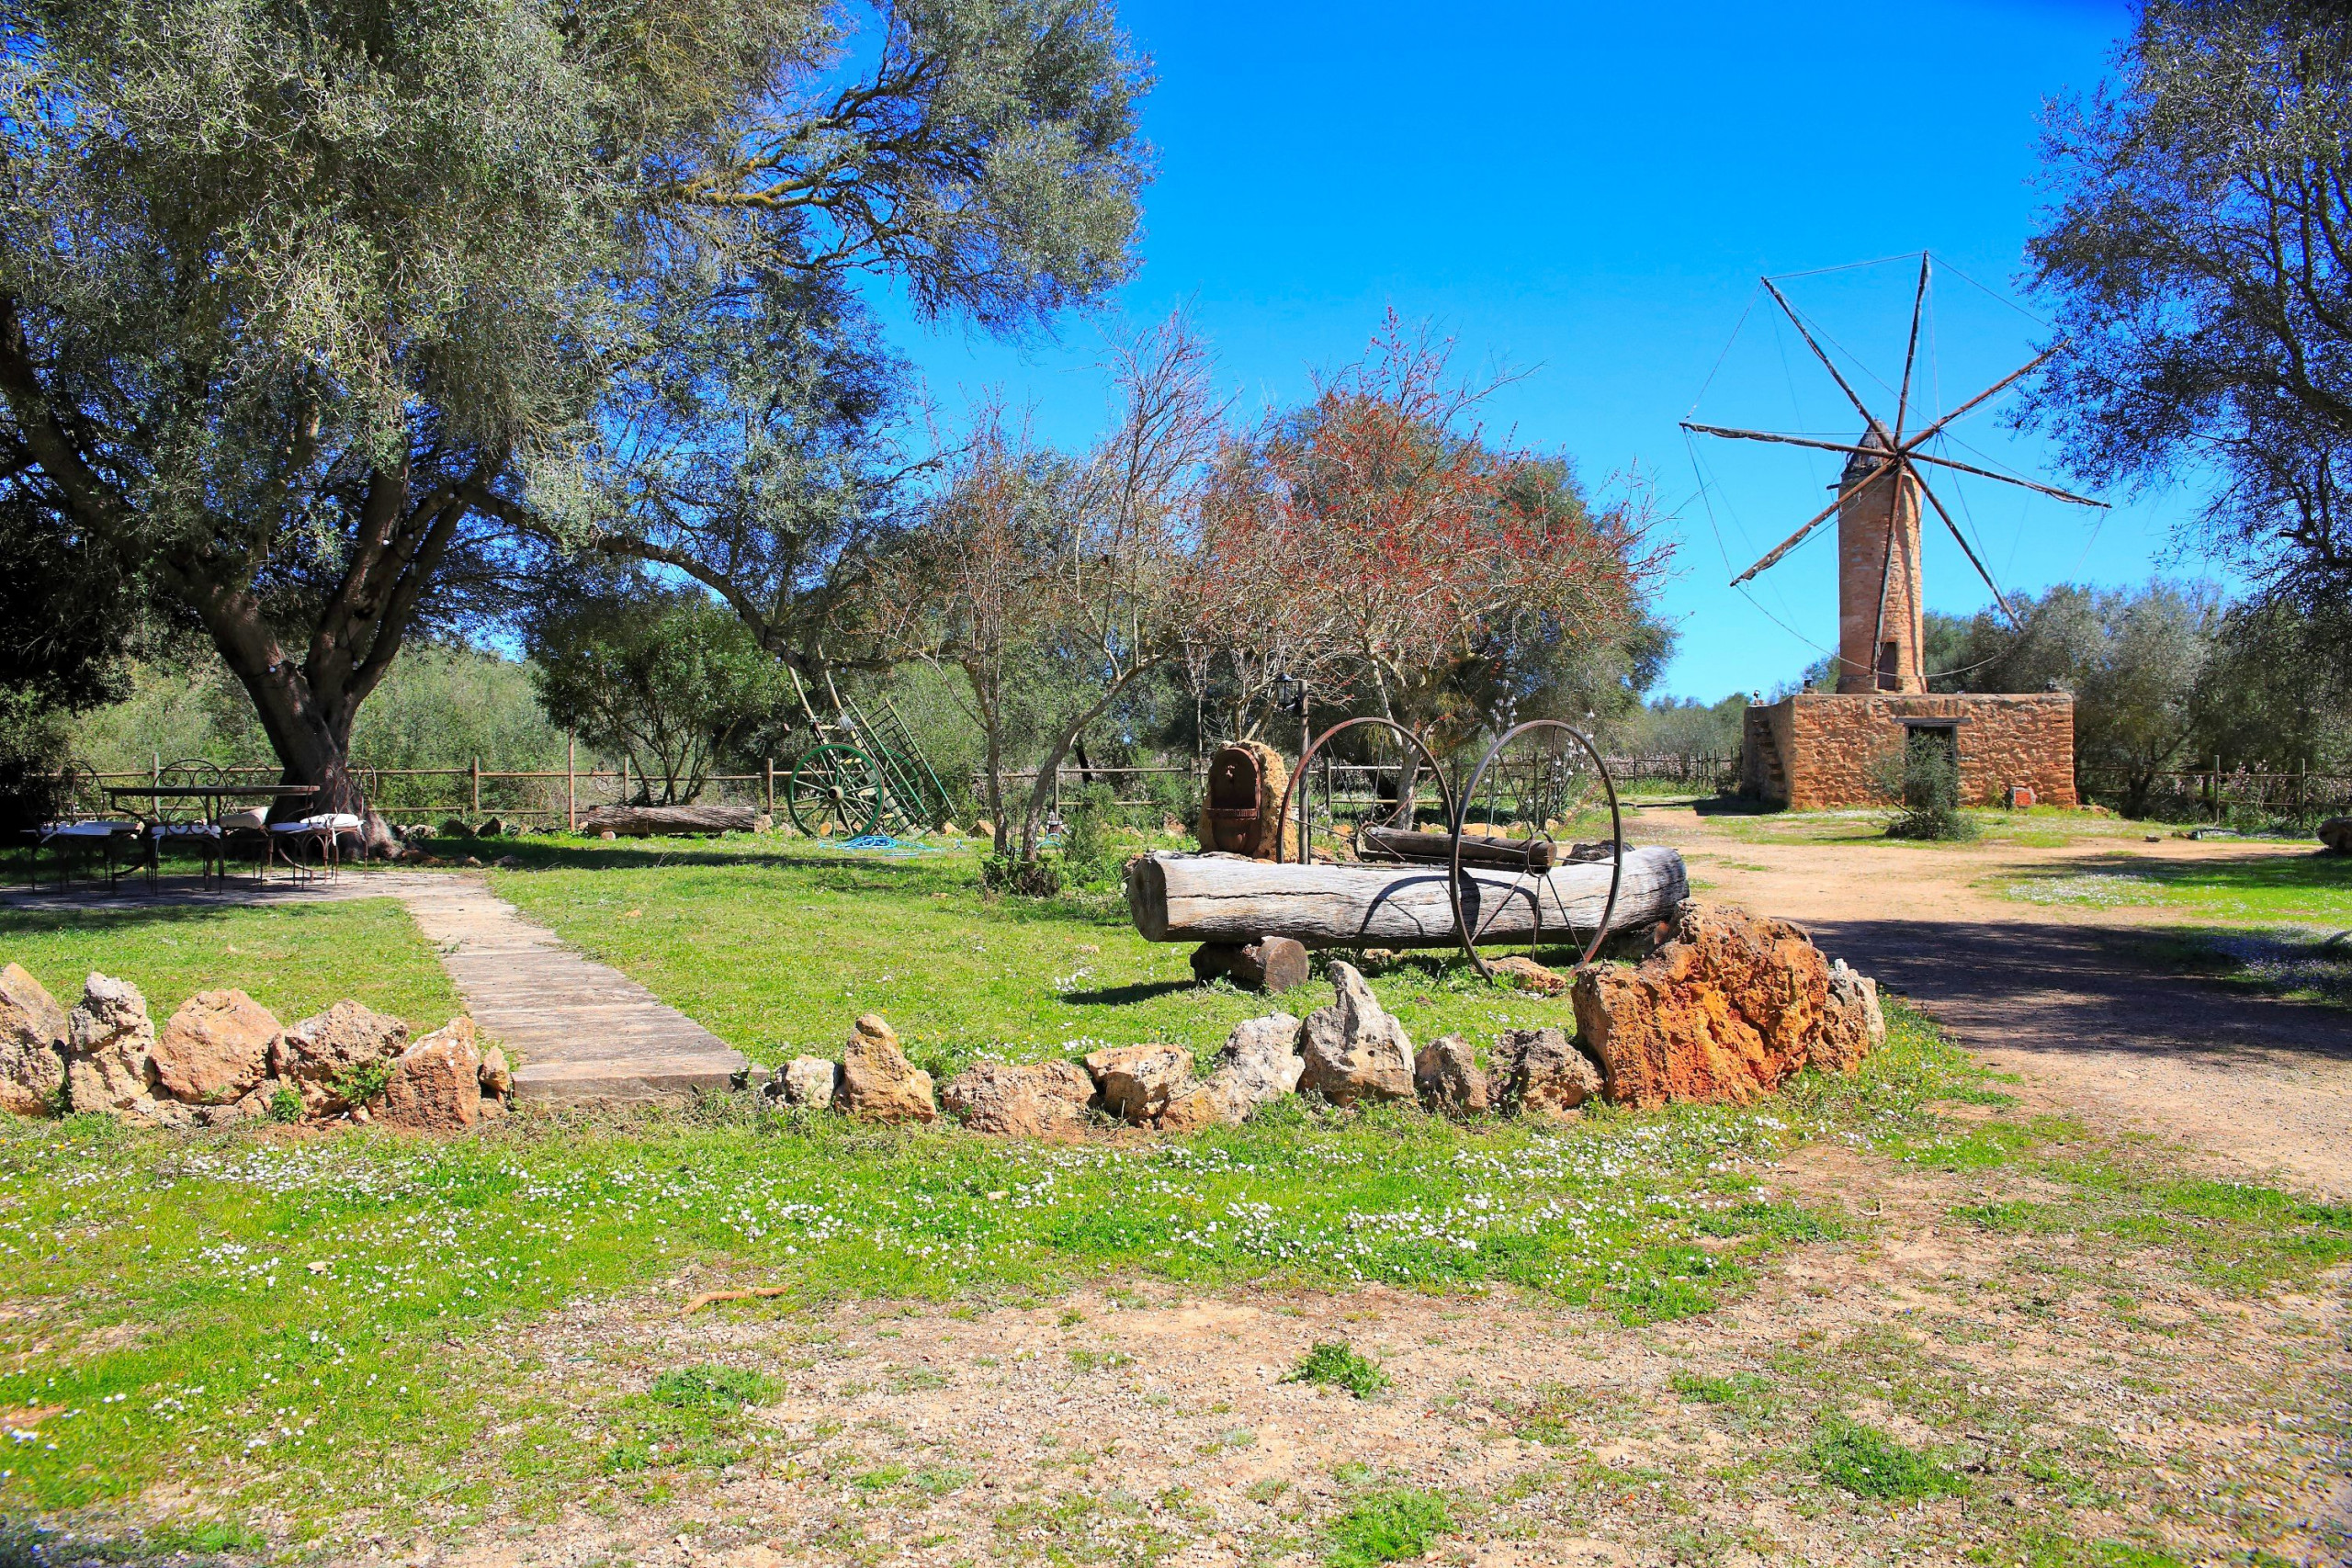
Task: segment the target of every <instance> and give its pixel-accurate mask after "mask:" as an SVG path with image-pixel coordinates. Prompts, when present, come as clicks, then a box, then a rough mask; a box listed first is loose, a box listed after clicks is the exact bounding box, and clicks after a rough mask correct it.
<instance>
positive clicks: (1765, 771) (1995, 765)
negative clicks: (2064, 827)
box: [1740, 692, 2077, 811]
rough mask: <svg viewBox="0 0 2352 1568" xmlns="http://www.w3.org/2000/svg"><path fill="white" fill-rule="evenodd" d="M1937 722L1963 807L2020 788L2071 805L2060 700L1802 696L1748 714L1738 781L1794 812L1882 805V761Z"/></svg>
mask: <svg viewBox="0 0 2352 1568" xmlns="http://www.w3.org/2000/svg"><path fill="white" fill-rule="evenodd" d="M1938 720H1941V721H1943V722H1945V723H1948V724H1951V727H1952V734H1953V737H1954V739H1955V742H1956V745H1957V749H1958V750H1959V753H1960V793H1961V798H1962V801H1964V802H1965V803H1967V804H1969V805H1988V806H1989V805H1997V804H1999V803H2000V802H2001V801H2002V800H2004V799H2005V798H2007V794H2008V791H2009V790H2010V789H2011V788H2014V787H2018V786H2022V787H2024V788H2027V789H2030V790H2031V791H2033V795H2034V799H2035V801H2036V802H2037V803H2038V804H2040V805H2043V806H2074V805H2075V804H2077V802H2076V801H2075V699H2074V697H2073V695H2072V694H2068V693H2064V692H2052V693H2046V694H2031V695H2017V696H2009V695H1996V694H1980V693H1973V692H1971V693H1966V694H1949V695H1935V694H1919V695H1896V694H1891V693H1889V694H1872V693H1860V694H1832V693H1826V692H1799V693H1797V694H1795V695H1793V696H1789V697H1783V698H1782V699H1781V701H1779V702H1777V703H1770V704H1766V705H1759V706H1757V707H1751V708H1749V709H1748V710H1747V728H1746V738H1747V745H1746V754H1745V755H1744V756H1743V757H1742V758H1741V764H1740V774H1741V780H1742V783H1743V785H1744V786H1745V787H1746V788H1747V790H1748V791H1749V792H1750V793H1752V794H1754V795H1758V796H1760V797H1761V798H1763V799H1765V800H1767V801H1770V803H1771V804H1773V805H1775V806H1786V807H1791V808H1792V809H1795V810H1800V811H1803V810H1816V809H1821V808H1824V807H1841V806H1880V805H1885V804H1887V802H1886V800H1885V798H1884V796H1883V795H1881V794H1880V793H1879V790H1878V788H1877V777H1878V773H1879V771H1880V770H1881V768H1882V767H1883V766H1884V763H1883V761H1882V759H1893V758H1896V757H1899V756H1900V755H1901V754H1902V750H1903V744H1904V736H1905V728H1906V725H1907V724H1910V723H1918V722H1929V723H1932V722H1934V721H1938ZM1768 746H1769V747H1770V749H1771V751H1770V754H1769V755H1768V754H1765V753H1764V750H1763V749H1764V748H1765V747H1768ZM1776 786H1777V787H1776Z"/></svg>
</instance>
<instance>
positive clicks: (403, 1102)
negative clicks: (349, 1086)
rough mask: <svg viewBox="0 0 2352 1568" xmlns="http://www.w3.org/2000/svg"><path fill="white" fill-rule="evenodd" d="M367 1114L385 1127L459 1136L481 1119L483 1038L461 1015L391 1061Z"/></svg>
mask: <svg viewBox="0 0 2352 1568" xmlns="http://www.w3.org/2000/svg"><path fill="white" fill-rule="evenodd" d="M368 1114H369V1116H370V1117H372V1118H373V1119H374V1120H375V1121H376V1122H379V1123H380V1124H381V1125H383V1126H386V1127H403V1128H406V1129H408V1130H409V1131H411V1132H416V1133H458V1132H463V1131H464V1130H465V1129H466V1128H468V1127H470V1126H472V1125H473V1124H474V1123H475V1122H478V1121H480V1120H481V1035H480V1034H479V1033H478V1032H476V1031H475V1029H474V1021H473V1020H472V1019H470V1018H467V1017H465V1016H463V1015H462V1014H461V1015H459V1016H458V1017H456V1018H453V1019H451V1020H450V1021H448V1022H447V1023H446V1024H444V1025H442V1026H441V1027H440V1028H439V1029H436V1030H435V1031H434V1032H432V1033H430V1034H428V1035H426V1036H425V1037H424V1039H422V1040H419V1041H418V1042H417V1043H415V1044H413V1045H411V1046H410V1047H409V1048H408V1049H407V1050H405V1051H403V1052H401V1054H400V1055H398V1056H396V1057H394V1058H393V1059H392V1076H391V1077H390V1080H389V1081H388V1082H387V1083H386V1084H385V1085H384V1092H383V1093H382V1094H381V1095H379V1096H378V1097H377V1098H376V1099H375V1100H371V1101H370V1102H369V1103H368Z"/></svg>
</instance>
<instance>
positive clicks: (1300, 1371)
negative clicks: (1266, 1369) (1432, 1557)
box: [1283, 1339, 1419, 1556]
mask: <svg viewBox="0 0 2352 1568" xmlns="http://www.w3.org/2000/svg"><path fill="white" fill-rule="evenodd" d="M1283 1382H1313V1383H1329V1384H1330V1385H1331V1386H1332V1387H1334V1388H1344V1389H1346V1390H1347V1391H1348V1392H1349V1393H1352V1394H1354V1395H1355V1396H1356V1397H1357V1398H1358V1399H1370V1398H1371V1397H1372V1396H1373V1395H1374V1394H1375V1393H1379V1392H1380V1391H1381V1390H1382V1389H1384V1388H1386V1387H1387V1386H1388V1374H1387V1373H1386V1372H1384V1371H1381V1370H1380V1366H1379V1363H1378V1362H1376V1361H1374V1360H1371V1359H1368V1358H1366V1357H1363V1356H1360V1355H1358V1354H1356V1349H1355V1347H1354V1346H1352V1345H1351V1344H1349V1343H1348V1342H1347V1341H1346V1340H1344V1339H1333V1340H1329V1341H1326V1342H1325V1343H1323V1344H1320V1345H1317V1346H1316V1347H1315V1348H1313V1349H1311V1350H1309V1351H1308V1352H1307V1353H1306V1355H1305V1356H1302V1357H1301V1358H1299V1362H1298V1365H1296V1366H1295V1367H1293V1368H1292V1369H1291V1370H1290V1371H1287V1372H1285V1373H1283ZM1415 1555H1416V1556H1418V1555H1419V1553H1418V1552H1417V1553H1415Z"/></svg>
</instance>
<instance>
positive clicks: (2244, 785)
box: [2075, 758, 2352, 822]
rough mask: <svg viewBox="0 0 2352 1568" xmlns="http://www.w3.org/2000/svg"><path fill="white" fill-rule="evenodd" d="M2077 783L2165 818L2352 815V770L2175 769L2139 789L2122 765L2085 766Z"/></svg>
mask: <svg viewBox="0 0 2352 1568" xmlns="http://www.w3.org/2000/svg"><path fill="white" fill-rule="evenodd" d="M2075 782H2076V784H2078V785H2079V787H2080V790H2081V794H2082V795H2083V798H2084V799H2085V800H2087V801H2095V802H2097V803H2098V804H2099V805H2101V806H2113V807H2131V806H2136V807H2138V814H2139V815H2141V816H2144V817H2147V818H2153V819H2154V820H2157V821H2163V822H2227V821H2231V820H2233V819H2239V818H2258V819H2263V820H2270V821H2283V822H2311V821H2315V820H2317V819H2319V818H2324V817H2343V816H2352V774H2347V773H2312V772H2310V771H2309V770H2308V769H2298V770H2296V771H2295V772H2293V773H2258V772H2256V771H2254V770H2252V769H2248V768H2224V767H2222V766H2221V765H2220V759H2218V758H2217V759H2215V765H2214V766H2212V767H2210V768H2198V769H2185V770H2173V771H2167V772H2165V773H2158V774H2156V775H2155V776H2154V779H2152V780H2150V781H2148V782H2147V784H2146V785H2145V787H2144V788H2143V789H2142V790H2140V791H2138V792H2136V793H2138V794H2139V795H2140V799H2138V800H2137V801H2134V800H2133V799H2132V798H2131V797H2132V795H2134V793H2135V792H2134V790H2133V788H2132V782H2133V781H2132V779H2131V775H2130V773H2129V771H2128V770H2125V769H2122V768H2079V769H2077V770H2075Z"/></svg>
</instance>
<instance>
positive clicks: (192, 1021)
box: [154, 991, 284, 1105]
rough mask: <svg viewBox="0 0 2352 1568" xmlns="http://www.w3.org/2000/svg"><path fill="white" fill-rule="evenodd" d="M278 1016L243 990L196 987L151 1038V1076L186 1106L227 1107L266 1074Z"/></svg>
mask: <svg viewBox="0 0 2352 1568" xmlns="http://www.w3.org/2000/svg"><path fill="white" fill-rule="evenodd" d="M283 1032H284V1031H282V1030H281V1029H279V1027H278V1024H277V1019H275V1018H273V1017H271V1016H270V1012H269V1010H268V1009H267V1008H266V1007H264V1006H262V1005H261V1004H260V1003H259V1002H257V1001H255V1000H254V999H253V998H251V997H249V996H247V995H245V993H244V992H243V991H198V992H197V993H196V995H194V996H192V997H190V998H188V999H187V1000H186V1001H184V1002H182V1003H181V1004H180V1010H179V1011H177V1012H175V1013H174V1014H172V1017H171V1021H169V1022H168V1023H166V1024H164V1032H163V1035H162V1037H161V1038H159V1039H158V1040H157V1041H156V1042H155V1051H154V1062H155V1078H156V1081H157V1082H158V1083H159V1084H160V1085H162V1087H163V1089H164V1093H166V1094H168V1095H170V1096H171V1097H172V1098H173V1099H174V1100H179V1101H180V1102H181V1103H183V1104H187V1105H228V1104H232V1103H233V1102H234V1101H236V1100H241V1099H243V1097H244V1095H245V1094H246V1092H247V1091H248V1090H250V1089H252V1088H253V1087H254V1085H255V1084H257V1083H259V1082H261V1080H262V1079H263V1078H265V1077H268V1076H269V1056H270V1052H271V1050H272V1049H273V1048H274V1047H275V1046H276V1045H277V1038H278V1036H279V1035H280V1034H281V1033H283Z"/></svg>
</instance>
